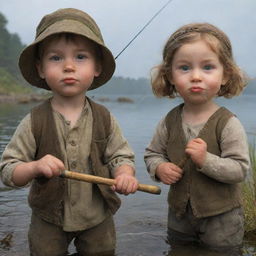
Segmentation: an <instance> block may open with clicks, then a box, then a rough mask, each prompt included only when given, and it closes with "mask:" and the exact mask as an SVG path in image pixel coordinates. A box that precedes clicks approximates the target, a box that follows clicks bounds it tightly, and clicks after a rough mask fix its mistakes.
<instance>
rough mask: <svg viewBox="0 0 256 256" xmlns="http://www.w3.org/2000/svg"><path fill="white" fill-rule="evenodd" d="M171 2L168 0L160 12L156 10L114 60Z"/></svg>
mask: <svg viewBox="0 0 256 256" xmlns="http://www.w3.org/2000/svg"><path fill="white" fill-rule="evenodd" d="M172 1H173V0H169V1H168V2H167V3H166V4H165V5H164V6H163V7H162V8H161V9H160V10H158V11H157V12H156V13H155V15H154V16H153V17H152V18H151V19H150V20H149V21H148V22H147V23H146V24H145V25H144V26H143V27H142V29H141V30H140V31H139V32H138V33H137V34H136V35H135V36H134V37H133V38H132V39H131V41H130V42H129V43H128V44H127V45H126V46H125V47H124V48H123V49H122V51H120V52H119V53H118V54H117V56H116V57H115V60H116V59H117V58H118V57H119V56H120V55H121V54H122V53H123V52H124V51H125V50H126V49H127V48H128V47H129V45H130V44H131V43H132V42H133V41H134V40H135V39H136V38H137V37H138V36H139V34H141V32H142V31H143V30H144V29H145V28H146V27H147V26H148V25H149V24H150V23H151V22H152V21H153V20H154V19H155V18H156V17H157V16H158V15H159V13H160V12H161V11H162V10H163V9H165V8H166V6H167V5H168V4H169V3H170V2H172Z"/></svg>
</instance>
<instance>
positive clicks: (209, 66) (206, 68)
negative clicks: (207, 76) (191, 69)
mask: <svg viewBox="0 0 256 256" xmlns="http://www.w3.org/2000/svg"><path fill="white" fill-rule="evenodd" d="M204 69H205V70H211V69H213V66H212V65H205V66H204Z"/></svg>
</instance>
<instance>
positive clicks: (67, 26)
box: [19, 8, 115, 90]
mask: <svg viewBox="0 0 256 256" xmlns="http://www.w3.org/2000/svg"><path fill="white" fill-rule="evenodd" d="M58 33H72V34H76V35H81V36H84V37H86V38H88V39H90V40H92V41H93V42H94V43H96V44H98V45H99V48H100V49H101V55H102V60H101V65H102V71H101V74H100V75H99V76H98V77H95V78H94V81H93V83H92V85H91V87H90V88H89V90H92V89H95V88H98V87H99V86H101V85H103V84H105V83H106V82H107V81H108V80H109V79H110V78H111V77H112V75H113V73H114V71H115V60H114V57H113V55H112V53H111V51H110V50H109V49H108V48H107V47H106V45H105V43H104V40H103V38H102V35H101V32H100V29H99V27H98V26H97V24H96V22H95V21H94V20H93V19H92V17H90V16H89V15H88V14H87V13H85V12H83V11H81V10H78V9H74V8H64V9H59V10H57V11H55V12H53V13H50V14H48V15H45V16H44V17H43V18H42V20H41V21H40V23H39V25H38V26H37V29H36V37H35V40H34V42H33V43H32V44H30V45H28V46H27V47H26V48H25V49H24V50H23V51H22V53H21V55H20V58H19V68H20V71H21V73H22V75H23V77H24V78H25V79H26V80H27V81H28V82H29V83H30V84H31V85H33V86H36V87H39V88H44V89H46V90H50V88H49V86H48V85H47V83H46V82H45V80H44V79H42V78H40V76H39V74H38V72H37V68H36V61H37V47H38V44H39V43H40V42H42V41H43V40H44V39H45V38H47V37H49V36H51V35H54V34H58Z"/></svg>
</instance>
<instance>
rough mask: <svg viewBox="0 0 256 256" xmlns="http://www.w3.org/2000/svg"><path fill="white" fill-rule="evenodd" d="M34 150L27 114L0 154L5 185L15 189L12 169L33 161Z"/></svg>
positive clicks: (0, 169) (0, 166)
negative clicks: (0, 154)
mask: <svg viewBox="0 0 256 256" xmlns="http://www.w3.org/2000/svg"><path fill="white" fill-rule="evenodd" d="M35 149H36V145H35V139H34V136H33V134H32V131H31V119H30V114H28V115H27V116H26V117H25V118H24V119H23V120H22V121H21V123H20V124H19V125H18V127H17V129H16V131H15V133H14V135H13V136H12V138H11V140H10V142H9V143H8V145H7V146H6V148H5V150H4V152H3V154H2V158H1V163H0V172H1V178H2V181H3V183H4V184H5V185H7V186H11V187H15V185H14V184H13V182H12V175H13V171H14V169H15V168H16V166H17V165H19V164H20V163H23V162H30V161H33V160H34V153H35Z"/></svg>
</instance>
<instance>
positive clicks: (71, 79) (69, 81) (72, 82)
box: [63, 77, 76, 84]
mask: <svg viewBox="0 0 256 256" xmlns="http://www.w3.org/2000/svg"><path fill="white" fill-rule="evenodd" d="M63 82H64V83H65V84H74V83H75V82H76V79H75V78H73V77H67V78H65V79H63Z"/></svg>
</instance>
